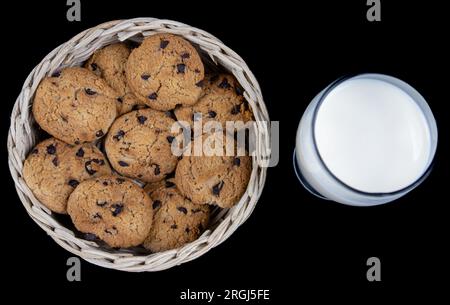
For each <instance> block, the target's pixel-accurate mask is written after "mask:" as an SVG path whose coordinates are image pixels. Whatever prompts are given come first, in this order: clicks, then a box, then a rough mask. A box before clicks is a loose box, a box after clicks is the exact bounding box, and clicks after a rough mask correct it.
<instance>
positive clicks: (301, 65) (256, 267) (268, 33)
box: [1, 0, 450, 304]
mask: <svg viewBox="0 0 450 305" xmlns="http://www.w3.org/2000/svg"><path fill="white" fill-rule="evenodd" d="M260 2H261V1H260ZM294 2H296V1H294ZM337 2H339V3H337ZM343 2H344V1H329V3H328V2H326V1H317V2H316V4H315V5H312V4H308V5H306V4H301V3H297V4H296V5H293V4H288V2H286V3H283V2H282V1H276V2H274V3H267V4H256V3H255V4H252V5H248V7H247V6H244V4H245V2H244V1H239V2H231V1H225V0H224V1H220V2H217V1H216V2H201V1H195V2H192V1H186V0H185V1H183V2H179V3H175V2H173V1H170V2H169V1H165V2H156V1H136V0H127V1H123V2H120V3H117V4H116V3H113V2H111V1H95V2H94V1H86V0H84V1H82V21H81V22H72V23H71V22H68V21H67V20H66V17H65V16H66V10H67V8H68V7H67V6H66V4H65V1H55V2H53V3H52V2H44V1H34V2H33V3H31V4H28V3H26V4H25V3H22V1H16V3H13V4H12V5H11V6H8V7H6V6H5V8H4V9H3V17H4V19H3V20H2V42H3V44H2V49H3V53H4V55H3V59H4V63H3V69H4V70H3V73H4V75H6V76H4V77H3V80H2V87H3V88H2V92H3V93H4V95H3V96H2V104H3V111H2V116H3V117H2V121H1V122H2V129H1V132H2V136H3V137H4V140H5V141H4V144H3V150H2V151H3V152H4V154H5V155H4V158H3V162H2V165H3V167H4V168H3V171H2V173H3V179H2V180H4V183H3V184H2V192H3V193H4V195H2V201H3V202H2V203H1V204H2V205H3V209H2V211H3V217H2V226H4V229H3V230H2V232H3V234H2V235H3V238H2V262H3V266H2V276H3V277H4V278H5V279H7V283H8V285H7V286H6V287H8V286H9V285H10V286H15V287H27V289H30V288H39V289H40V291H41V292H42V293H44V291H45V293H51V292H52V291H55V290H56V291H58V292H60V291H63V292H64V293H68V294H70V295H72V296H74V297H75V296H80V294H78V293H75V292H76V291H77V290H76V289H79V288H82V294H81V296H84V294H89V295H91V294H93V295H97V296H98V297H100V298H103V297H107V296H112V297H113V298H119V297H123V296H143V297H144V300H146V301H147V302H151V301H155V300H158V302H157V304H159V303H175V302H179V300H178V296H179V294H180V291H181V290H182V289H186V288H191V289H203V290H207V289H208V290H211V289H216V291H220V290H223V289H230V288H237V289H250V288H258V289H271V294H272V301H274V302H275V301H279V300H288V299H301V298H302V297H303V296H304V295H305V294H306V293H310V292H311V290H312V288H320V289H321V290H322V293H319V294H317V295H314V297H317V298H319V297H323V296H334V295H330V294H328V293H327V292H329V291H330V290H331V289H332V288H336V287H341V288H345V290H344V291H346V292H348V293H354V292H357V291H358V292H359V291H366V292H368V293H369V295H380V293H381V292H383V291H384V290H385V288H395V287H397V288H398V287H400V286H405V285H406V286H409V287H411V285H423V284H431V285H433V286H435V287H439V286H441V285H442V286H444V285H443V284H446V280H445V276H446V274H447V280H448V269H449V268H448V258H449V256H448V252H447V250H446V248H447V245H448V239H449V238H448V232H449V220H448V218H449V217H448V214H446V212H445V211H446V205H448V199H446V197H448V196H446V195H445V194H446V189H445V187H446V184H447V183H448V181H449V172H450V170H449V168H450V167H449V161H448V160H449V159H448V156H449V139H450V137H449V134H448V133H449V120H450V115H449V106H448V104H449V103H450V100H449V99H448V94H447V91H448V88H449V86H448V84H449V77H448V63H449V62H448V56H449V54H450V53H449V50H448V48H447V47H446V44H447V43H448V37H449V34H448V29H449V28H450V27H449V24H448V17H447V18H446V10H445V8H444V7H442V6H439V5H438V4H437V3H435V4H432V3H431V2H428V1H427V2H425V1H422V2H420V3H418V4H413V3H411V2H410V1H395V2H396V5H395V6H394V4H393V2H394V1H386V0H385V1H382V22H378V23H377V22H375V23H370V22H368V21H367V20H366V10H367V8H368V7H367V6H366V1H363V0H361V1H345V3H343ZM8 16H9V17H10V18H7V17H8ZM141 16H142V17H144V16H145V17H157V18H167V19H173V20H177V21H181V22H184V23H187V24H190V25H192V26H195V27H198V28H201V29H204V30H206V31H208V32H210V33H212V34H213V35H215V36H217V37H218V38H219V39H221V40H222V41H223V42H224V43H225V44H227V45H228V46H229V47H231V48H232V49H233V50H235V51H236V52H237V53H238V54H240V55H241V56H242V57H243V58H244V60H246V62H247V64H248V65H249V67H250V69H251V70H252V71H253V73H254V74H255V76H256V77H257V79H258V81H259V82H260V85H261V88H262V91H263V95H264V99H265V102H266V104H267V107H268V110H269V114H270V117H271V119H272V120H278V121H280V127H281V131H280V133H281V135H280V163H279V165H278V166H277V167H275V168H270V169H269V171H268V178H267V182H266V186H265V190H264V192H263V194H262V197H261V199H260V200H259V203H258V205H257V207H256V209H255V211H254V212H253V214H252V216H251V217H250V218H249V219H248V220H247V222H246V223H245V224H244V225H242V226H241V227H240V228H239V229H238V230H237V231H236V232H235V233H234V234H233V235H232V236H231V237H230V238H229V239H228V240H227V241H226V242H224V243H223V244H221V245H220V246H218V247H216V248H215V249H213V250H211V251H210V252H209V253H207V254H205V255H203V256H202V257H200V258H198V259H196V260H195V261H192V262H189V263H186V264H183V265H181V266H179V267H175V268H172V269H170V270H166V271H162V272H156V273H140V274H135V273H126V272H119V271H114V270H108V269H104V268H100V267H97V266H94V265H91V264H89V263H87V262H84V261H83V262H82V282H81V283H69V282H67V281H66V270H67V267H66V260H67V258H68V257H70V256H71V254H70V253H68V252H66V251H65V250H64V249H62V248H61V247H59V246H58V245H57V244H56V243H54V242H53V241H52V239H51V238H49V237H48V236H46V234H45V233H44V231H42V230H41V229H40V228H39V227H38V226H37V225H36V224H35V223H34V222H33V221H32V220H31V218H29V216H28V215H27V213H26V211H25V209H24V208H23V206H22V205H21V203H20V201H19V198H18V197H17V195H16V192H15V188H14V183H13V180H12V179H11V178H10V175H9V170H8V169H7V154H6V136H7V131H8V128H9V124H10V119H9V116H10V113H11V109H12V106H13V104H14V102H15V99H16V97H17V95H18V94H19V92H20V90H21V87H22V84H23V81H24V80H25V78H26V77H27V75H28V73H29V72H30V71H31V70H32V69H33V68H34V66H35V65H37V64H38V63H39V62H40V60H41V59H42V58H43V57H44V56H45V55H46V54H47V53H49V52H50V51H51V50H53V49H54V48H55V47H57V46H58V45H60V44H61V43H64V42H65V41H67V40H69V39H70V38H71V37H73V36H74V35H76V34H77V33H79V32H81V31H82V30H84V29H87V28H89V27H91V26H95V25H97V24H99V23H102V22H105V21H109V20H114V19H126V18H133V17H141ZM360 72H378V73H385V74H390V75H393V76H396V77H399V78H400V79H403V80H405V81H406V82H408V83H410V84H411V85H412V86H414V87H415V88H417V89H418V90H419V92H421V93H422V95H424V97H425V98H426V99H427V101H428V103H429V105H430V107H431V109H432V111H433V113H434V115H435V118H436V120H437V124H438V129H439V145H438V151H437V155H436V163H435V167H434V170H433V172H432V174H431V175H430V177H429V178H428V179H427V180H426V181H425V182H424V183H423V184H422V185H421V186H420V187H418V188H417V189H415V190H413V191H412V192H411V193H409V194H408V195H406V196H405V197H403V198H401V199H400V200H397V201H395V202H393V203H391V204H387V205H383V206H378V207H370V208H355V207H348V206H344V205H340V204H336V203H332V202H327V201H323V200H319V199H317V198H315V197H313V196H311V195H310V194H309V193H308V192H307V191H306V190H304V189H303V188H302V187H301V186H300V184H299V183H298V181H297V179H296V178H295V175H294V173H293V170H292V166H291V161H292V151H293V148H294V142H295V132H296V127H297V124H298V122H299V119H300V117H301V115H302V113H303V111H304V109H305V108H306V106H307V105H308V103H309V101H310V100H311V99H312V98H313V97H314V95H315V94H317V93H318V92H319V91H320V90H321V89H323V88H324V87H325V86H326V85H328V84H329V83H330V82H331V81H333V80H335V79H336V78H338V77H340V76H342V75H346V74H349V73H360ZM371 256H377V257H379V258H380V259H381V264H382V265H381V276H382V282H380V283H369V282H367V280H366V270H367V267H366V260H367V258H368V257H371ZM421 287H423V286H421ZM8 290H9V289H8ZM412 291H414V293H417V292H419V291H421V289H419V290H412V289H411V291H410V292H412ZM18 296H20V294H18V295H17V294H16V297H18ZM153 303H154V302H153Z"/></svg>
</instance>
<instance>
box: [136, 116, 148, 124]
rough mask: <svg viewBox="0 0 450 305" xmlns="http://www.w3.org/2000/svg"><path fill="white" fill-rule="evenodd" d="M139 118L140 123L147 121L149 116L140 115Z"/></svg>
mask: <svg viewBox="0 0 450 305" xmlns="http://www.w3.org/2000/svg"><path fill="white" fill-rule="evenodd" d="M137 119H138V122H139V124H144V123H145V121H147V117H146V116H143V115H140V116H138V117H137Z"/></svg>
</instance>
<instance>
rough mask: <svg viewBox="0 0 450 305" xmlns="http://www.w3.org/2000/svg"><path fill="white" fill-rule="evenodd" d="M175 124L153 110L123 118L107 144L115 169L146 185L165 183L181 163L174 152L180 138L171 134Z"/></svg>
mask: <svg viewBox="0 0 450 305" xmlns="http://www.w3.org/2000/svg"><path fill="white" fill-rule="evenodd" d="M174 123H175V120H173V119H172V118H171V117H170V116H168V115H166V114H165V113H163V112H160V111H156V110H153V109H142V110H137V111H132V112H129V113H127V114H124V115H123V116H121V117H119V118H118V119H117V120H116V121H115V122H114V124H113V125H112V127H111V129H110V131H109V133H108V135H107V137H106V142H105V149H106V154H107V155H108V158H109V160H110V162H111V165H112V166H113V167H114V169H115V170H116V171H118V172H119V173H120V174H122V175H124V176H127V177H130V178H135V179H139V180H142V181H144V182H154V181H159V180H162V179H164V177H165V176H166V175H167V174H169V173H170V172H172V171H173V170H174V169H175V167H176V165H177V162H178V157H177V156H175V155H173V154H172V151H171V143H172V142H173V140H174V139H175V136H176V134H172V133H171V132H170V129H171V126H172V124H174Z"/></svg>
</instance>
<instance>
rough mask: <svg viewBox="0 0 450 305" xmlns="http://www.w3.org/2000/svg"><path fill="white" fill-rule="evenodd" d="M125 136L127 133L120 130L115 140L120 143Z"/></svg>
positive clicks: (114, 137)
mask: <svg viewBox="0 0 450 305" xmlns="http://www.w3.org/2000/svg"><path fill="white" fill-rule="evenodd" d="M124 135H125V131H123V130H119V131H118V132H117V133H116V135H115V136H113V139H114V140H116V141H119V140H120V139H122V138H123V136H124Z"/></svg>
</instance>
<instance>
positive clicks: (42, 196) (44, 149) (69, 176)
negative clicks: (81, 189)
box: [23, 138, 111, 214]
mask: <svg viewBox="0 0 450 305" xmlns="http://www.w3.org/2000/svg"><path fill="white" fill-rule="evenodd" d="M110 173H111V168H110V167H109V164H108V163H107V161H106V158H105V156H104V155H103V154H102V152H101V151H100V150H99V149H98V148H96V147H95V146H93V145H92V144H80V145H76V146H71V145H68V144H66V143H64V142H62V141H59V140H57V139H55V138H50V139H47V140H44V141H42V142H41V143H39V144H38V145H36V147H34V148H33V150H32V151H31V153H30V155H29V156H28V158H27V159H26V160H25V163H24V167H23V178H24V179H25V182H26V183H27V185H28V187H29V188H30V189H31V191H32V192H33V194H34V196H35V197H36V198H37V199H38V200H39V201H40V202H41V203H43V204H44V205H45V206H46V207H48V208H49V209H50V210H52V211H53V212H56V213H63V214H64V213H66V206H67V198H68V197H69V195H70V193H71V192H72V191H73V190H74V189H75V188H76V187H77V185H78V184H79V183H80V182H82V181H84V180H86V179H89V178H92V177H97V176H101V175H107V174H110Z"/></svg>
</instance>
